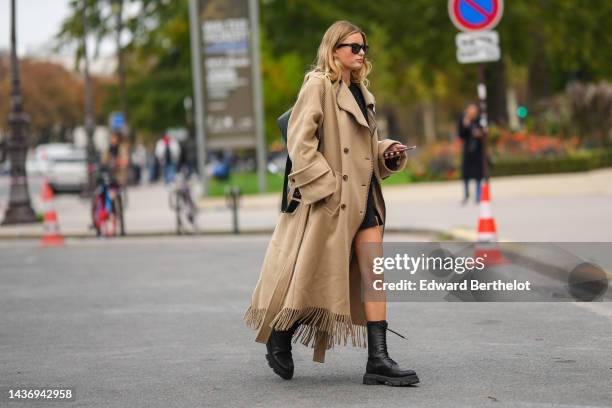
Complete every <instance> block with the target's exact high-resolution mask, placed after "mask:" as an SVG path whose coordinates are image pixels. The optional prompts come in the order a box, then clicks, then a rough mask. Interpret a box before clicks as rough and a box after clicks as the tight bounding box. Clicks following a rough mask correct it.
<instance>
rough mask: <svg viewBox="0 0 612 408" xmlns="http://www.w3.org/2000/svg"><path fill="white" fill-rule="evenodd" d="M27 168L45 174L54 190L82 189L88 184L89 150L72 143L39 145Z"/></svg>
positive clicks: (32, 173)
mask: <svg viewBox="0 0 612 408" xmlns="http://www.w3.org/2000/svg"><path fill="white" fill-rule="evenodd" d="M26 170H27V171H28V174H31V175H34V174H36V175H41V176H45V177H46V178H47V180H48V181H49V185H50V187H51V188H52V189H53V190H54V191H80V190H81V189H83V187H85V185H86V184H87V152H86V151H85V149H83V148H80V147H77V146H75V145H73V144H70V143H49V144H42V145H38V146H37V147H36V148H35V149H34V154H33V157H32V158H31V160H27V161H26Z"/></svg>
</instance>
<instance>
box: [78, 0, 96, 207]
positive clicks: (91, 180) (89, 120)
mask: <svg viewBox="0 0 612 408" xmlns="http://www.w3.org/2000/svg"><path fill="white" fill-rule="evenodd" d="M82 14H83V15H82V17H83V35H82V37H81V47H82V51H83V77H84V82H85V83H84V91H85V92H84V93H85V95H84V96H85V101H84V102H85V106H84V108H85V117H84V122H85V123H84V124H85V132H86V134H87V175H88V185H87V190H86V191H84V192H83V195H84V196H85V195H90V194H93V191H94V188H95V182H96V180H95V165H96V162H97V157H96V147H95V145H94V139H93V135H94V130H95V123H94V116H93V97H92V90H91V76H90V75H89V54H88V53H87V31H88V27H87V0H83V9H82Z"/></svg>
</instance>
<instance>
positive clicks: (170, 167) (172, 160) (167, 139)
mask: <svg viewBox="0 0 612 408" xmlns="http://www.w3.org/2000/svg"><path fill="white" fill-rule="evenodd" d="M155 156H156V157H157V159H158V160H159V164H160V166H161V168H162V171H163V174H164V183H166V185H170V184H172V183H174V178H175V176H176V171H177V168H178V163H179V160H180V158H181V146H180V145H179V142H178V141H177V140H176V138H175V137H173V136H171V135H168V134H166V135H164V136H163V137H162V138H161V139H159V140H158V141H157V143H156V145H155Z"/></svg>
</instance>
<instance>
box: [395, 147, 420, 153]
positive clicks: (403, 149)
mask: <svg viewBox="0 0 612 408" xmlns="http://www.w3.org/2000/svg"><path fill="white" fill-rule="evenodd" d="M412 149H416V146H410V147H402V148H401V149H398V150H394V151H395V152H400V153H401V152H405V151H406V150H412Z"/></svg>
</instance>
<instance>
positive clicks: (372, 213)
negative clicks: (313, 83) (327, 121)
mask: <svg viewBox="0 0 612 408" xmlns="http://www.w3.org/2000/svg"><path fill="white" fill-rule="evenodd" d="M349 89H350V90H351V93H352V94H353V96H354V97H355V100H356V101H357V105H359V108H360V109H361V113H363V116H364V117H365V120H366V121H368V112H367V108H366V103H365V98H364V97H363V93H362V92H361V88H360V87H359V85H358V84H356V83H351V85H350V86H349ZM374 183H378V182H377V181H376V177H375V176H374V172H372V180H371V181H370V189H369V190H368V200H367V205H366V211H365V216H364V217H363V222H362V223H361V225H360V226H359V229H360V230H362V229H365V228H370V227H374V226H376V225H382V223H383V222H382V217H381V216H380V214H378V211H376V205H375V204H374Z"/></svg>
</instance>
